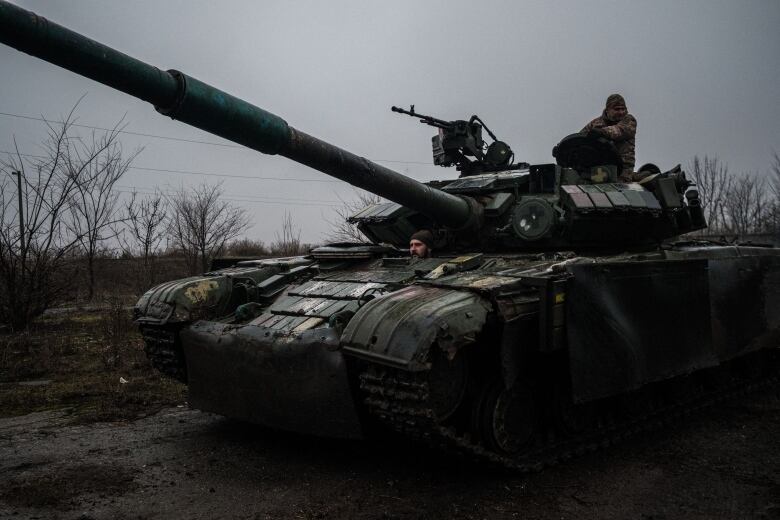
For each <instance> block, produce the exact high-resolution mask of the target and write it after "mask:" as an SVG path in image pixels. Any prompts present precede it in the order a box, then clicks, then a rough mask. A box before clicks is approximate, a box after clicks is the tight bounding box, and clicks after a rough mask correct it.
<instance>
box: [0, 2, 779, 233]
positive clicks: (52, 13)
mask: <svg viewBox="0 0 780 520" xmlns="http://www.w3.org/2000/svg"><path fill="white" fill-rule="evenodd" d="M17 3H18V4H19V5H21V6H23V7H25V8H27V9H30V10H33V11H35V12H37V13H38V14H40V15H42V16H45V17H47V18H49V19H51V20H53V21H55V22H57V23H60V24H63V25H65V26H66V27H69V28H71V29H73V30H75V31H78V32H81V33H83V34H85V35H87V36H89V37H91V38H94V39H96V40H98V41H100V42H102V43H104V44H107V45H109V46H112V47H114V48H116V49H118V50H121V51H123V52H125V53H127V54H129V55H131V56H134V57H136V58H139V59H141V60H144V61H146V62H148V63H151V64H152V65H155V66H157V67H160V68H163V69H167V68H175V69H179V70H181V71H183V72H186V73H188V74H190V75H192V76H194V77H197V78H198V79H201V80H203V81H205V82H207V83H210V84H212V85H214V86H216V87H218V88H221V89H223V90H225V91H227V92H230V93H231V94H234V95H236V96H238V97H241V98H244V99H246V100H247V101H250V102H252V103H254V104H256V105H258V106H260V107H262V108H265V109H266V110H269V111H271V112H274V113H276V114H278V115H280V116H281V117H283V118H285V119H286V120H287V121H288V122H289V123H290V124H291V125H293V126H295V127H296V128H300V129H301V130H303V131H306V132H308V133H310V134H313V135H315V136H317V137H320V138H323V139H325V140H328V141H330V142H332V143H334V144H336V145H339V146H341V147H343V148H346V149H348V150H350V151H352V152H354V153H357V154H359V155H363V156H365V157H368V158H370V159H374V160H380V161H401V162H392V163H391V162H383V164H385V165H386V166H389V167H391V168H394V169H396V170H398V171H400V172H401V173H406V174H408V175H410V176H412V177H414V178H416V179H419V180H430V179H435V178H448V177H454V176H455V175H456V173H457V172H456V171H455V170H454V169H443V168H438V167H435V166H433V165H432V164H431V153H430V136H431V135H433V133H434V132H433V130H434V129H432V128H430V127H427V126H423V125H420V124H418V123H416V122H415V121H413V120H412V119H411V118H408V117H406V116H399V115H397V114H393V113H391V112H390V106H391V105H393V104H396V105H403V106H406V105H409V104H411V103H414V104H415V105H416V108H417V110H418V111H420V112H425V113H431V114H433V115H436V116H438V117H440V118H444V119H457V118H467V117H468V116H470V115H471V114H474V113H476V114H479V115H480V116H481V117H482V119H483V120H484V121H485V122H486V123H487V124H488V126H489V127H490V128H491V129H492V130H493V131H494V132H495V133H496V134H498V136H499V138H502V139H503V140H505V141H507V142H508V143H509V144H510V145H511V146H512V148H513V149H514V151H515V154H516V156H517V158H518V159H519V160H525V161H528V162H532V163H541V162H552V157H551V154H550V151H551V149H552V146H553V145H554V144H556V143H557V142H558V141H559V140H560V138H561V137H563V136H565V135H566V134H569V133H571V132H574V131H577V130H579V129H580V128H581V127H582V126H583V125H584V124H585V123H586V122H587V121H588V120H590V119H591V118H593V117H595V116H596V115H598V114H599V112H600V111H601V109H602V107H603V104H604V100H605V99H606V97H607V95H609V94H610V93H612V92H621V93H622V94H624V96H625V97H626V100H627V103H628V107H629V110H630V111H631V113H633V114H634V115H635V116H636V118H637V120H638V122H639V125H638V133H637V164H642V163H644V162H655V163H657V164H659V165H660V166H661V167H671V166H673V165H674V164H677V163H683V165H686V164H687V163H688V162H689V161H690V159H691V158H692V157H693V155H694V154H700V155H703V154H716V155H718V156H719V157H720V158H721V159H722V160H724V161H726V162H727V163H728V164H729V165H730V167H731V169H732V170H733V171H756V172H766V171H767V169H768V167H769V164H770V161H771V154H772V151H773V150H778V151H780V58H778V57H779V56H780V29H778V28H780V2H778V1H777V0H765V1H758V0H752V1H751V0H743V1H731V2H727V1H713V0H701V1H679V0H678V1H653V2H645V1H638V2H608V1H588V2H584V1H567V2H563V1H558V2H551V1H539V2H527V1H525V2H498V1H496V2H473V1H457V2H456V1H446V2H444V1H442V2H422V1H416V2H398V1H396V2H379V1H354V2H337V1H328V2H325V1H321V2H295V1H278V2H277V1H263V2H206V1H199V2H189V1H188V2H183V1H182V2H147V1H143V2H141V1H139V2H114V1H111V2H109V1H90V2H87V1H68V2H64V1H63V2H43V1H18V2H17ZM0 63H1V64H2V68H1V69H0V72H1V73H0V92H2V96H1V97H0V112H5V113H13V114H21V115H31V116H39V115H41V114H43V115H44V116H46V117H48V118H52V119H57V118H59V116H60V115H61V114H62V113H63V112H66V111H67V110H68V109H69V108H70V107H71V106H72V105H73V103H75V102H76V100H77V99H78V98H79V97H80V96H81V95H82V94H84V93H85V92H86V93H87V96H86V97H85V99H84V100H83V101H82V103H81V106H80V109H79V111H78V116H79V122H80V123H83V124H86V125H94V126H103V127H105V126H112V125H113V124H114V123H115V122H116V121H117V120H118V119H119V118H121V117H122V116H123V115H125V114H126V120H127V121H128V122H129V123H130V124H129V126H128V127H127V130H130V131H134V132H141V133H148V134H158V135H163V136H171V137H178V138H184V139H194V140H205V141H209V142H214V143H226V142H225V141H222V140H220V139H218V138H216V137H213V136H210V135H208V134H205V133H203V132H201V131H199V130H195V129H192V128H189V127H187V126H185V125H183V124H180V123H176V122H172V121H170V120H168V119H166V118H164V117H162V116H160V115H158V114H157V113H156V112H154V110H153V109H152V108H151V106H149V105H148V104H146V103H143V102H141V101H137V100H134V99H132V98H130V97H128V96H126V95H124V94H120V93H118V92H115V91H113V90H111V89H109V88H108V87H104V86H102V85H98V84H96V83H94V82H92V81H90V80H86V79H84V78H81V77H78V76H76V75H75V74H72V73H70V72H67V71H64V70H62V69H59V68H57V67H54V66H53V65H50V64H48V63H45V62H42V61H40V60H37V59H36V58H32V57H30V56H27V55H25V54H21V53H19V52H17V51H15V50H13V49H10V48H8V47H5V46H0ZM43 131H44V128H43V126H42V124H41V123H39V122H35V121H29V120H24V119H19V118H14V117H8V116H0V150H9V149H10V147H11V146H12V139H13V136H16V139H17V142H18V143H19V145H20V148H21V150H22V152H23V153H33V154H34V153H36V152H38V148H37V143H38V142H39V141H40V139H41V136H42V135H43ZM123 142H124V146H125V148H127V149H132V148H134V147H137V146H143V147H144V148H145V149H144V151H143V152H142V154H141V155H140V157H139V158H138V159H137V160H136V162H135V165H136V166H139V167H144V168H159V169H173V170H186V171H198V172H209V173H215V174H226V175H256V176H258V177H284V178H288V179H298V180H295V181H293V180H290V181H274V180H261V179H257V180H254V179H252V180H249V179H236V178H221V179H222V180H223V181H224V191H225V193H226V194H227V196H228V197H230V198H233V199H254V200H242V201H238V200H236V202H235V203H236V204H239V205H241V206H243V207H245V208H247V209H248V210H249V211H250V214H251V215H252V218H253V222H254V226H253V227H252V229H251V230H250V231H249V232H248V236H250V237H251V238H256V239H262V240H264V241H271V240H272V239H273V236H274V231H275V230H276V229H277V228H278V227H279V224H280V221H281V219H282V216H283V213H284V211H285V209H287V210H290V211H291V212H292V214H293V216H294V219H295V221H296V223H297V224H298V225H299V226H300V227H301V228H302V231H303V233H302V238H303V239H304V240H305V241H317V240H322V236H323V235H324V234H325V233H326V232H327V230H328V228H329V226H328V224H327V220H329V219H330V220H332V219H333V218H335V216H334V214H333V209H332V207H330V206H328V205H327V204H333V201H336V203H337V201H338V200H339V198H347V199H348V198H352V197H353V190H352V189H351V188H350V187H349V186H347V185H345V184H344V183H341V182H335V181H334V182H323V181H330V179H329V178H328V177H327V176H325V175H323V174H320V173H318V172H315V171H313V170H310V169H308V168H306V167H304V166H299V165H296V164H294V163H291V162H290V161H288V160H286V159H283V158H279V157H270V156H264V155H262V154H259V153H257V152H253V151H251V150H247V149H243V148H237V147H226V146H209V145H203V144H191V143H183V142H175V141H170V140H161V139H155V138H145V137H136V136H125V137H124V138H123ZM219 179H220V178H219V177H201V176H197V175H185V174H171V173H159V172H158V173H153V172H149V171H146V170H131V171H130V172H129V173H128V175H127V177H126V178H124V180H123V181H122V183H121V184H122V185H123V186H125V187H128V188H127V189H129V187H130V186H135V187H138V188H139V189H141V190H142V191H149V190H151V189H154V187H159V188H160V189H175V188H177V187H179V186H181V185H182V184H184V185H191V184H197V183H199V182H202V181H203V180H208V181H210V182H214V181H217V180H219ZM300 179H304V180H306V179H309V180H310V181H303V182H302V181H300ZM260 198H263V201H261V200H260ZM282 199H288V200H287V201H284V200H282ZM289 199H294V200H289Z"/></svg>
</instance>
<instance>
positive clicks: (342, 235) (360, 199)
mask: <svg viewBox="0 0 780 520" xmlns="http://www.w3.org/2000/svg"><path fill="white" fill-rule="evenodd" d="M355 195H356V197H355V199H353V200H348V201H345V200H344V199H342V198H341V197H339V200H341V203H342V206H341V207H339V208H336V210H335V213H336V218H335V219H334V220H329V221H328V224H330V226H331V232H330V233H329V234H328V240H329V241H331V242H365V241H366V240H367V237H366V236H365V235H364V234H363V233H361V232H360V230H359V229H358V228H357V226H356V225H354V224H350V223H349V221H348V219H349V217H351V216H352V215H355V214H356V213H357V212H359V211H360V210H362V209H365V208H367V207H368V206H371V205H374V204H380V203H382V202H384V199H383V198H382V197H380V196H379V195H375V194H373V193H370V192H367V191H362V190H360V191H358V190H355Z"/></svg>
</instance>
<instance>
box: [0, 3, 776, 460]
mask: <svg viewBox="0 0 780 520" xmlns="http://www.w3.org/2000/svg"><path fill="white" fill-rule="evenodd" d="M0 40H2V42H3V43H5V44H7V45H10V46H12V47H15V48H16V49H18V50H20V51H23V52H26V53H28V54H31V55H33V56H36V57H39V58H41V59H44V60H47V61H50V62H52V63H54V64H56V65H59V66H61V67H64V68H67V69H69V70H72V71H74V72H76V73H78V74H81V75H83V76H86V77H88V78H91V79H94V80H96V81H99V82H101V83H103V84H106V85H108V86H111V87H113V88H116V89H118V90H120V91H122V92H126V93H128V94H130V95H132V96H135V97H138V98H140V99H143V100H146V101H148V102H150V103H152V105H154V107H155V108H156V109H157V110H158V111H159V112H160V113H162V114H164V115H166V116H169V117H171V118H173V119H176V120H179V121H182V122H184V123H187V124H190V125H193V126H195V127H198V128H201V129H203V130H205V131H207V132H211V133H213V134H216V135H219V136H221V137H224V138H226V139H229V140H231V141H234V142H236V143H239V144H243V145H245V146H248V147H250V148H253V149H255V150H257V151H260V152H262V153H266V154H279V155H283V156H285V157H288V158H289V159H291V160H294V161H297V162H299V163H301V164H305V165H307V166H310V167H312V168H314V169H316V170H319V171H321V172H323V173H325V174H327V175H331V176H333V177H335V178H338V179H341V180H344V181H346V182H348V183H350V184H352V185H354V186H357V187H360V188H363V189H365V190H368V191H370V192H373V193H376V194H378V195H381V196H382V197H384V198H385V199H386V200H387V201H388V202H385V203H380V204H374V205H371V206H369V207H367V208H365V209H363V210H362V211H360V212H359V213H357V214H356V215H354V216H353V217H352V218H351V221H352V222H353V223H354V224H355V225H357V226H358V227H359V229H360V230H361V231H362V232H363V233H364V234H365V235H366V236H367V237H368V238H369V239H370V240H371V242H370V243H364V244H331V245H327V246H323V247H318V248H316V249H314V250H313V251H311V253H310V254H309V255H305V256H298V257H290V258H272V259H257V260H246V261H241V262H238V263H236V264H235V265H232V266H230V267H226V268H223V269H218V270H215V271H213V272H209V273H205V274H203V275H201V276H195V277H191V278H186V279H183V280H175V281H171V282H168V283H164V284H162V285H159V286H157V287H155V288H153V289H151V290H149V291H148V292H147V293H146V294H144V295H143V296H142V297H141V299H140V300H139V301H138V303H137V304H136V306H135V315H136V319H137V322H138V324H139V326H140V328H141V331H142V333H143V336H144V339H145V341H146V349H147V352H148V354H149V357H150V358H151V360H152V362H153V363H154V365H155V366H156V367H157V368H158V369H159V370H161V371H162V372H163V373H165V374H167V375H169V376H171V377H174V378H177V379H179V380H180V381H183V382H185V383H186V384H187V385H188V388H189V402H190V405H191V406H193V407H195V408H199V409H202V410H207V411H212V412H216V413H219V414H222V415H225V416H228V417H232V418H237V419H241V420H245V421H250V422H254V423H259V424H263V425H266V426H269V427H273V428H277V429H282V430H287V431H293V432H299V433H305V434H312V435H319V436H328V437H338V438H348V439H359V438H363V437H365V436H366V435H369V434H371V432H373V431H375V428H384V429H387V430H390V431H393V432H397V433H399V434H401V435H404V436H406V437H409V438H412V439H418V440H420V441H423V442H427V443H430V444H431V445H433V446H436V447H440V448H441V447H443V448H445V449H450V450H452V451H454V452H455V453H460V454H462V455H464V456H468V457H473V458H476V459H478V460H481V461H485V462H489V463H494V464H498V465H501V466H504V467H508V468H514V469H518V470H533V469H538V468H541V467H543V466H545V465H548V464H552V463H554V462H557V461H559V460H562V459H566V458H568V457H571V456H573V455H576V454H578V453H581V452H583V451H587V450H591V449H596V448H598V447H601V446H606V445H608V444H610V443H611V442H614V441H616V440H619V439H621V438H623V437H625V436H626V435H629V434H632V433H635V432H637V431H641V430H643V429H645V428H648V427H651V426H654V425H657V424H658V423H660V422H667V421H673V420H675V419H676V418H678V417H680V416H681V415H682V414H684V413H687V412H689V411H690V410H693V409H695V408H697V407H699V406H702V405H705V404H708V403H712V402H716V401H717V400H719V399H722V398H725V397H727V396H729V395H732V394H734V393H735V392H741V391H744V390H745V389H750V388H753V387H755V386H757V385H764V384H769V383H772V382H774V381H775V380H776V378H777V367H778V361H777V358H778V356H777V353H778V348H777V347H778V344H779V343H778V339H780V337H779V333H778V330H779V329H778V325H780V305H778V303H780V302H779V300H780V254H779V253H778V251H777V250H775V249H773V248H770V247H750V246H739V245H730V246H725V245H717V244H711V243H707V242H699V241H695V240H688V241H684V242H671V240H672V239H674V238H675V237H678V236H679V235H682V234H684V233H688V232H690V231H694V230H697V229H702V228H704V227H705V226H706V222H705V221H704V216H703V213H702V209H701V205H700V203H699V198H698V195H697V193H696V191H695V189H693V188H692V186H691V183H690V182H689V181H688V180H687V179H686V177H685V174H684V172H682V171H681V170H680V169H679V168H676V169H672V170H669V171H665V172H662V171H660V170H659V169H657V168H650V167H648V168H646V169H645V170H646V171H645V172H644V173H642V174H641V175H639V177H641V180H640V181H639V182H629V183H625V182H617V177H616V174H617V172H619V171H620V170H621V168H622V164H621V162H620V158H619V156H618V155H617V154H616V153H615V150H614V148H613V147H612V146H611V144H610V143H609V142H607V141H604V140H600V139H598V138H594V137H593V136H588V135H581V134H573V135H571V136H568V137H566V138H564V139H563V140H562V141H561V142H560V143H559V144H558V145H557V146H556V147H555V148H554V149H553V156H554V157H555V162H551V163H549V164H536V165H529V164H527V163H520V162H513V154H512V152H511V148H510V147H509V146H508V145H506V143H504V142H502V141H499V140H498V139H496V137H495V135H494V134H493V133H492V132H491V131H490V130H489V129H488V128H487V126H486V125H485V124H484V122H483V121H482V120H481V119H480V118H478V117H477V116H473V117H472V118H470V119H469V120H458V121H444V120H441V119H436V118H433V117H429V116H423V115H420V114H418V113H416V112H415V111H414V107H412V108H411V109H410V110H404V109H397V108H394V110H396V111H398V112H402V113H406V114H409V115H411V116H414V117H418V118H420V119H421V121H422V122H424V123H427V124H429V125H432V126H434V127H437V129H438V134H437V135H436V136H434V138H433V141H432V144H433V154H434V162H435V163H436V164H439V165H441V166H455V167H457V169H458V170H459V171H460V175H459V176H457V177H456V178H452V179H449V180H442V181H437V182H429V183H425V184H423V183H419V182H417V181H415V180H413V179H410V178H407V177H405V176H403V175H401V174H399V173H397V172H394V171H392V170H390V169H388V168H385V167H383V166H381V165H378V164H375V163H373V162H371V161H369V160H367V159H364V158H362V157H359V156H357V155H354V154H352V153H350V152H348V151H345V150H342V149H340V148H338V147H336V146H334V145H331V144H329V143H326V142H324V141H322V140H319V139H317V138H315V137H312V136H310V135H307V134H306V133H304V132H302V131H300V130H297V129H295V128H293V127H292V126H290V125H288V124H287V122H285V121H284V120H283V119H282V118H280V117H278V116H276V115H273V114H271V113H269V112H267V111H265V110H262V109H260V108H258V107H256V106H254V105H251V104H249V103H247V102H245V101H242V100H240V99H237V98H235V97H233V96H231V95H229V94H227V93H225V92H222V91H220V90H218V89H216V88H214V87H211V86H209V85H207V84H205V83H203V82H201V81H199V80H197V79H195V78H192V77H190V76H188V75H186V74H184V73H182V72H179V71H175V70H170V71H167V72H165V71H161V70H159V69H157V68H155V67H152V66H150V65H148V64H145V63H143V62H141V61H138V60H136V59H134V58H131V57H129V56H127V55H124V54H122V53H120V52H118V51H116V50H113V49H111V48H109V47H106V46H104V45H102V44H100V43H98V42H95V41H93V40H90V39H88V38H86V37H84V36H82V35H79V34H77V33H74V32H72V31H70V30H68V29H66V28H64V27H61V26H59V25H57V24H54V23H52V22H49V21H47V20H45V19H44V18H41V17H39V16H37V15H35V14H34V13H31V12H28V11H26V10H23V9H21V8H19V7H16V6H13V5H11V4H8V3H6V2H0ZM483 130H484V131H485V132H486V133H487V134H489V136H490V138H492V140H493V142H492V143H491V144H490V145H489V146H488V145H486V143H485V142H484V139H483V137H482V132H483ZM420 229H427V230H430V231H431V232H432V234H433V236H434V243H433V244H432V246H433V249H434V251H435V255H434V256H433V257H430V258H410V257H409V256H408V255H407V254H406V253H405V252H404V248H405V247H406V246H407V244H408V242H409V238H410V235H411V234H412V233H414V232H415V231H417V230H420Z"/></svg>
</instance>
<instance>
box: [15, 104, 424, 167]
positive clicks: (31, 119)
mask: <svg viewBox="0 0 780 520" xmlns="http://www.w3.org/2000/svg"><path fill="white" fill-rule="evenodd" d="M0 116H6V117H17V118H19V119H27V120H30V121H40V122H43V123H57V124H64V122H63V121H50V120H48V119H45V118H43V117H34V116H25V115H21V114H12V113H10V112H0ZM71 126H76V127H79V128H89V129H91V130H101V131H103V132H117V133H120V134H128V135H136V136H141V137H152V138H154V139H165V140H168V141H179V142H183V143H193V144H205V145H209V146H221V147H223V148H245V147H244V146H242V145H238V144H233V143H216V142H213V141H200V140H197V139H184V138H183V137H171V136H167V135H157V134H147V133H142V132H131V131H129V130H116V129H112V128H103V127H100V126H92V125H83V124H77V123H72V125H71ZM247 149H249V148H247ZM369 160H371V161H374V162H384V163H395V164H417V165H421V166H434V167H435V166H436V165H434V164H431V163H429V162H422V161H401V160H397V159H369Z"/></svg>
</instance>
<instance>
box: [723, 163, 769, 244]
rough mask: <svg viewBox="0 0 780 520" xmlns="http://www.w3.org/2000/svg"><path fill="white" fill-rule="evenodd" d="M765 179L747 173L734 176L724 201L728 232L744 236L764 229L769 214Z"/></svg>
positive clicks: (725, 224)
mask: <svg viewBox="0 0 780 520" xmlns="http://www.w3.org/2000/svg"><path fill="white" fill-rule="evenodd" d="M766 188H767V179H766V177H760V176H758V175H757V174H752V173H747V174H742V175H740V176H738V177H735V178H734V180H733V182H732V183H731V185H730V189H729V191H728V192H727V194H726V197H725V201H724V204H723V206H724V209H725V214H726V221H725V223H724V227H725V228H726V229H727V230H728V232H730V233H733V234H735V235H739V236H744V235H747V234H751V233H762V232H764V231H766V229H765V228H766V224H767V220H768V218H769V215H770V201H769V200H768V197H767V189H766Z"/></svg>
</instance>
